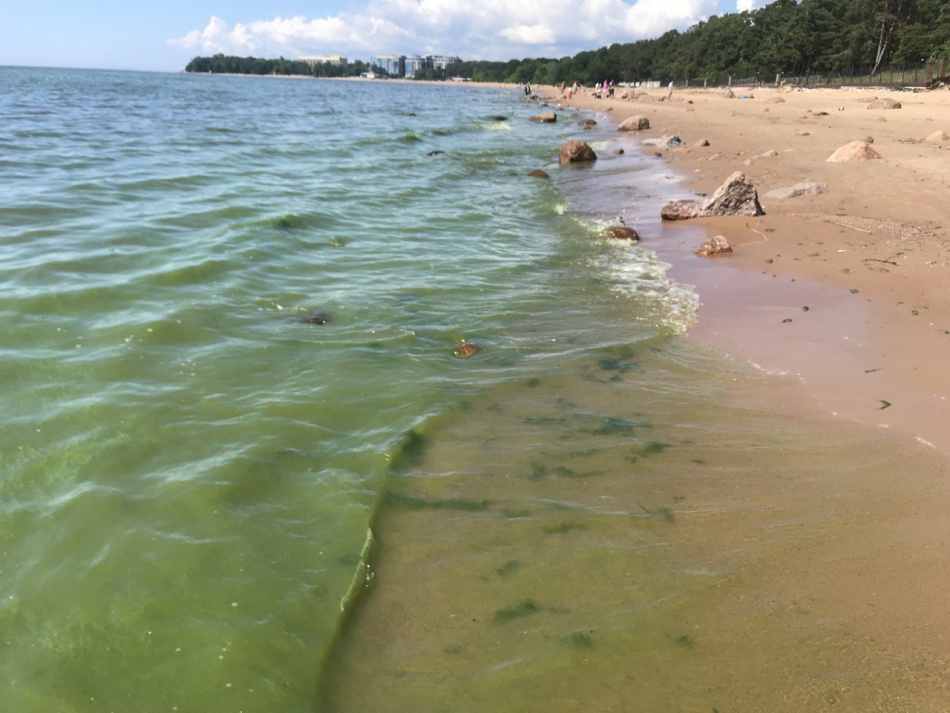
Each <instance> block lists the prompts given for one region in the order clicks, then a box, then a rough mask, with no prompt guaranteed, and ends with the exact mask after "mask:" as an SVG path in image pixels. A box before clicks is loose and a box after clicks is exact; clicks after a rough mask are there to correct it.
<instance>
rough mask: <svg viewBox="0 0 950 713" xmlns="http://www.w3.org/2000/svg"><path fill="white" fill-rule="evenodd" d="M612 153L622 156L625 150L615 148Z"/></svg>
mask: <svg viewBox="0 0 950 713" xmlns="http://www.w3.org/2000/svg"><path fill="white" fill-rule="evenodd" d="M614 153H615V154H617V155H618V156H623V154H624V153H625V151H624V150H623V149H617V150H616V151H614Z"/></svg>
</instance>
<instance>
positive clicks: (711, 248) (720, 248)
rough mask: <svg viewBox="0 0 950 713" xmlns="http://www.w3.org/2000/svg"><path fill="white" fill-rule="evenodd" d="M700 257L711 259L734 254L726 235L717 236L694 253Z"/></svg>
mask: <svg viewBox="0 0 950 713" xmlns="http://www.w3.org/2000/svg"><path fill="white" fill-rule="evenodd" d="M693 252H694V253H696V254H697V255H699V256H700V257H710V256H712V255H724V254H726V253H731V252H732V246H731V245H730V244H729V241H728V240H726V237H725V236H724V235H716V236H714V237H712V238H710V239H709V240H707V241H706V242H705V243H703V244H702V245H700V246H699V247H698V248H696V249H695V250H694V251H693Z"/></svg>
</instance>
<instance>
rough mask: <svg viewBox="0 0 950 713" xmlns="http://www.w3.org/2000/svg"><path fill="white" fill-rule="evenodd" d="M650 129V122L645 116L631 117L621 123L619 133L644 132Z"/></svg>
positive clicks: (618, 128)
mask: <svg viewBox="0 0 950 713" xmlns="http://www.w3.org/2000/svg"><path fill="white" fill-rule="evenodd" d="M649 128H650V120H649V119H647V118H646V117H645V116H631V117H628V118H626V119H624V120H623V121H621V122H620V126H618V127H617V131H643V130H644V129H649Z"/></svg>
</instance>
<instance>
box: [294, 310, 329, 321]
mask: <svg viewBox="0 0 950 713" xmlns="http://www.w3.org/2000/svg"><path fill="white" fill-rule="evenodd" d="M300 321H301V322H303V323H304V324H326V323H327V322H329V321H330V315H329V314H327V313H326V312H313V313H312V314H308V315H307V316H306V317H304V318H303V319H301V320H300Z"/></svg>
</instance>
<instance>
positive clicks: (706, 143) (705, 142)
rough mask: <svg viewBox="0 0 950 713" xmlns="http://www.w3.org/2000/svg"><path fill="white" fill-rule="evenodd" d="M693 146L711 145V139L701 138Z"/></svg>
mask: <svg viewBox="0 0 950 713" xmlns="http://www.w3.org/2000/svg"><path fill="white" fill-rule="evenodd" d="M693 146H695V147H696V148H698V149H699V148H702V147H703V146H709V141H708V140H707V139H700V140H699V141H697V142H696V143H695V144H693Z"/></svg>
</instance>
